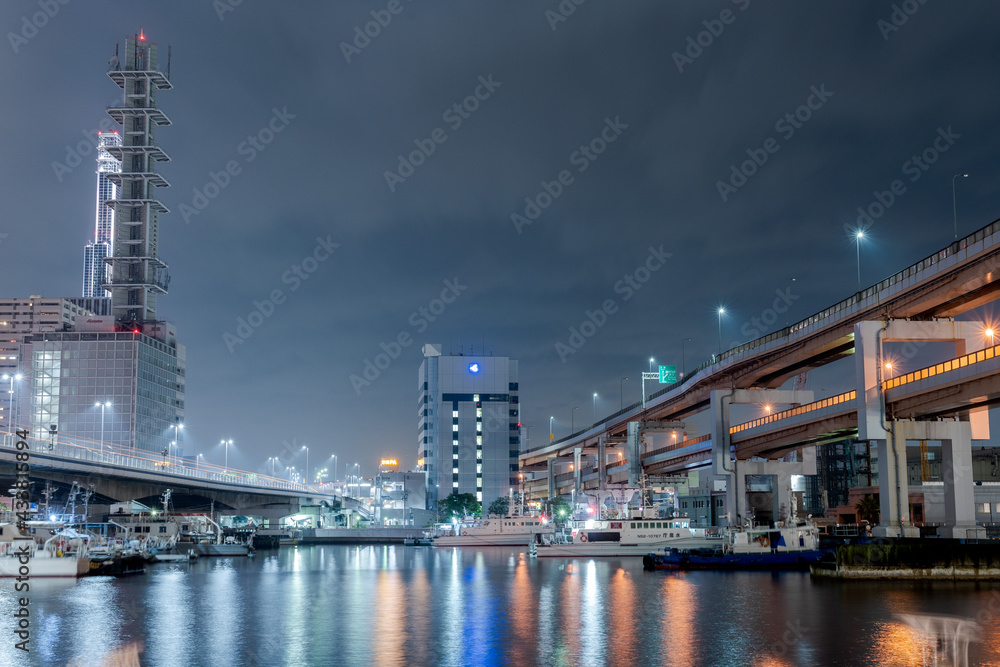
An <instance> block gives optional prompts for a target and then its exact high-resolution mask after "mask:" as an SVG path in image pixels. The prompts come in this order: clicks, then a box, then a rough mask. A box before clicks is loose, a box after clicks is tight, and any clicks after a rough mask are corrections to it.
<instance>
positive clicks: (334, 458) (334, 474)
mask: <svg viewBox="0 0 1000 667" xmlns="http://www.w3.org/2000/svg"><path fill="white" fill-rule="evenodd" d="M330 458H331V459H333V481H334V482H335V483H336V481H337V455H336V454H330Z"/></svg>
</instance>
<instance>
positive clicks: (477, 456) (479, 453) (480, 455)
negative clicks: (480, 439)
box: [476, 449, 483, 461]
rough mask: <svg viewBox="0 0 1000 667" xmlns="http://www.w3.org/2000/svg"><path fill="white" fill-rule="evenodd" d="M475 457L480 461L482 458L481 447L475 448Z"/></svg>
mask: <svg viewBox="0 0 1000 667" xmlns="http://www.w3.org/2000/svg"><path fill="white" fill-rule="evenodd" d="M476 458H477V459H479V460H480V461H482V460H483V450H481V449H479V450H476Z"/></svg>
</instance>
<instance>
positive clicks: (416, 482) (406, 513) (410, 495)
mask: <svg viewBox="0 0 1000 667" xmlns="http://www.w3.org/2000/svg"><path fill="white" fill-rule="evenodd" d="M432 515H433V512H431V513H428V511H427V473H426V472H396V471H380V472H379V474H378V475H377V476H376V477H375V521H376V523H379V524H382V525H391V526H412V525H416V526H423V525H425V524H426V523H427V522H428V519H429V518H432Z"/></svg>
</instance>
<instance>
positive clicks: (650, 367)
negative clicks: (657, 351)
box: [649, 357, 656, 373]
mask: <svg viewBox="0 0 1000 667" xmlns="http://www.w3.org/2000/svg"><path fill="white" fill-rule="evenodd" d="M654 361H656V359H654V358H653V357H650V358H649V372H650V373H652V372H653V362H654Z"/></svg>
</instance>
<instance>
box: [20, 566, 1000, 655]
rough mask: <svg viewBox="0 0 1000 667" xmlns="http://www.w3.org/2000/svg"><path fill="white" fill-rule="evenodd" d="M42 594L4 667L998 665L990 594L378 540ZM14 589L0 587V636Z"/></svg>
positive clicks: (70, 584) (988, 589) (988, 590)
mask: <svg viewBox="0 0 1000 667" xmlns="http://www.w3.org/2000/svg"><path fill="white" fill-rule="evenodd" d="M49 583H50V582H39V585H38V587H37V588H34V587H33V589H32V603H31V604H32V613H33V622H34V623H35V625H33V628H32V630H33V653H32V655H31V656H30V660H28V659H23V657H22V656H10V655H9V651H8V650H7V647H6V646H5V647H4V648H3V649H2V650H0V665H6V664H13V665H37V664H45V665H66V664H68V663H71V662H72V664H74V665H99V664H101V661H102V660H104V659H106V658H107V657H108V656H109V655H110V652H111V651H113V650H118V651H121V652H122V655H123V656H126V657H127V654H128V652H129V651H132V652H133V653H136V652H138V651H139V650H141V651H142V655H141V663H142V664H143V665H192V666H196V665H225V664H241V665H332V664H350V665H355V664H362V665H363V664H371V665H403V664H435V665H437V664H442V665H462V664H512V665H521V664H546V665H583V664H610V665H651V664H655V665H682V666H685V667H686V666H689V665H690V666H700V665H734V666H735V665H739V666H740V667H742V666H743V665H758V666H766V667H786V666H791V665H795V666H796V667H799V666H826V665H832V664H844V665H864V664H872V665H876V664H877V665H906V666H909V665H921V664H924V663H927V664H933V662H934V660H937V661H938V664H961V663H960V662H957V658H956V655H955V654H954V653H947V651H944V650H942V649H941V647H943V646H944V645H945V644H946V643H947V642H942V643H941V644H939V643H938V641H937V638H940V637H942V636H943V637H944V638H945V639H947V638H948V637H953V636H955V637H957V636H958V635H957V633H958V632H959V631H958V630H957V629H956V628H958V627H959V624H960V623H962V622H971V621H974V622H975V623H976V624H978V626H979V628H980V629H981V635H982V636H981V640H982V641H974V640H973V639H972V638H971V635H970V640H969V643H968V646H967V649H968V664H970V665H973V664H1000V627H998V626H1000V623H998V622H997V621H998V618H1000V616H998V614H1000V586H997V585H987V584H984V585H979V586H976V585H962V584H942V585H937V586H931V585H927V586H923V587H921V586H917V585H912V584H906V585H894V584H878V585H875V584H871V585H869V584H852V585H830V584H829V583H817V582H815V581H812V580H811V579H810V578H809V577H808V575H799V574H794V575H793V574H789V575H779V576H772V575H769V574H760V573H711V572H699V573H664V572H644V571H643V570H642V566H641V563H640V562H639V561H638V559H635V560H631V559H608V560H602V559H591V560H583V559H579V560H560V559H550V558H542V559H532V558H529V557H528V556H527V555H526V554H525V553H524V549H523V547H520V548H516V549H515V548H508V549H503V548H495V549H441V548H437V549H433V548H419V547H409V548H403V547H382V546H379V547H347V546H324V547H298V548H286V549H282V550H280V551H278V550H274V551H270V552H261V553H260V554H259V555H258V557H257V558H256V559H201V560H200V561H198V562H196V563H193V564H185V565H178V566H173V565H170V566H157V567H154V568H151V569H150V570H149V572H148V573H147V574H146V575H142V576H137V577H129V578H124V579H112V578H93V579H84V580H80V581H64V582H52V583H51V585H48V584H49ZM12 586H13V584H12V582H9V581H0V631H2V632H3V633H4V634H5V636H7V637H10V636H12V632H11V630H12V627H13V626H12V624H11V617H10V615H9V614H10V612H11V610H12V609H13V607H12V604H13V599H14V598H13V588H12ZM991 605H993V606H992V607H991ZM945 619H953V620H954V619H957V620H954V627H952V626H946V625H944V624H945V623H946V620H945ZM931 622H933V623H937V625H932V624H930V623H931ZM948 622H950V621H948ZM949 632H952V634H951V635H949V634H948V633H949ZM952 643H954V642H952ZM950 645H951V644H949V646H950ZM946 659H947V660H946Z"/></svg>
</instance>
